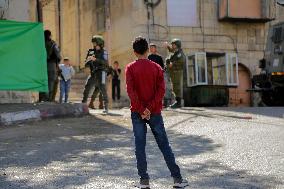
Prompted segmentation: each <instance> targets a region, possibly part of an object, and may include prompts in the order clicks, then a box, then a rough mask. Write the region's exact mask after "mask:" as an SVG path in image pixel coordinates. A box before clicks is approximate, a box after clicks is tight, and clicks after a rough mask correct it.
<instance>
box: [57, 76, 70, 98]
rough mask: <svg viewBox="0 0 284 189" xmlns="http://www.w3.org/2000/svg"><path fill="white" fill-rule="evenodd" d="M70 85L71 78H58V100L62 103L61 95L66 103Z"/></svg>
mask: <svg viewBox="0 0 284 189" xmlns="http://www.w3.org/2000/svg"><path fill="white" fill-rule="evenodd" d="M70 86H71V80H70V79H69V80H67V81H65V80H63V79H62V80H60V97H59V102H60V103H62V100H63V96H65V99H64V102H65V103H67V100H68V94H69V91H70Z"/></svg>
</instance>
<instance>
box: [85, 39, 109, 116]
mask: <svg viewBox="0 0 284 189" xmlns="http://www.w3.org/2000/svg"><path fill="white" fill-rule="evenodd" d="M92 43H93V45H94V48H93V49H89V51H88V54H87V62H86V64H85V67H86V70H89V72H90V76H89V78H88V80H87V83H86V85H85V89H84V93H83V95H84V96H83V100H82V103H87V100H88V97H89V94H90V91H91V90H93V89H94V92H93V95H92V99H91V102H90V105H91V104H93V102H94V101H95V99H96V97H97V95H98V93H99V92H101V94H102V97H103V102H104V112H105V113H108V97H107V90H106V77H107V71H108V61H107V60H108V57H107V52H106V51H105V50H104V39H103V38H102V37H101V36H97V35H96V36H93V38H92Z"/></svg>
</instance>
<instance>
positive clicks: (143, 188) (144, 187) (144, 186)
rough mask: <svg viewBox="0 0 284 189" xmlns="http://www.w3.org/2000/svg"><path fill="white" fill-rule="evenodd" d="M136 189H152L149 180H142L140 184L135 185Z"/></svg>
mask: <svg viewBox="0 0 284 189" xmlns="http://www.w3.org/2000/svg"><path fill="white" fill-rule="evenodd" d="M135 187H136V188H141V189H150V184H149V180H148V179H140V183H139V184H137V185H135Z"/></svg>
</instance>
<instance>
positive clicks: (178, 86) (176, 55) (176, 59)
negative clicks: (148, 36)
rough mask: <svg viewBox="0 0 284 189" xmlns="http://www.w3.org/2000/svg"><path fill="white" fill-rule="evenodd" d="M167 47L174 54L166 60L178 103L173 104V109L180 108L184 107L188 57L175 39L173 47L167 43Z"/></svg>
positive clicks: (179, 42)
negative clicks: (184, 79) (183, 99)
mask: <svg viewBox="0 0 284 189" xmlns="http://www.w3.org/2000/svg"><path fill="white" fill-rule="evenodd" d="M166 47H167V48H168V50H169V51H170V52H171V53H172V54H171V55H170V57H169V58H167V60H166V64H167V68H168V69H169V73H170V77H171V80H172V84H173V91H174V94H175V97H176V101H175V103H174V104H172V105H171V106H170V107H171V108H180V107H181V106H182V97H183V83H184V81H183V73H184V66H185V63H186V56H185V54H184V53H183V50H182V49H181V41H180V40H179V39H173V40H172V41H171V46H170V45H168V44H167V43H166Z"/></svg>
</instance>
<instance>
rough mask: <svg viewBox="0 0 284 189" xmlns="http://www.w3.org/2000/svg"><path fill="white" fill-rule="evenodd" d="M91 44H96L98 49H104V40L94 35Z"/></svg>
mask: <svg viewBox="0 0 284 189" xmlns="http://www.w3.org/2000/svg"><path fill="white" fill-rule="evenodd" d="M92 43H97V45H99V46H100V47H104V44H105V41H104V38H103V37H102V36H100V35H94V36H93V37H92Z"/></svg>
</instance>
